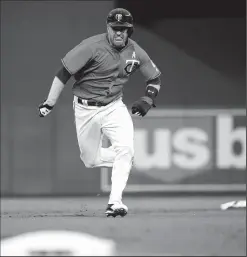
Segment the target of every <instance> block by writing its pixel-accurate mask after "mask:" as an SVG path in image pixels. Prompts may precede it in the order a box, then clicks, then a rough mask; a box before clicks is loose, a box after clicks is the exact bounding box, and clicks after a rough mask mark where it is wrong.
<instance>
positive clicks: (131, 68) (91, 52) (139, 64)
mask: <svg viewBox="0 0 247 257" xmlns="http://www.w3.org/2000/svg"><path fill="white" fill-rule="evenodd" d="M62 63H63V65H64V67H65V68H66V69H67V70H68V71H69V73H70V74H71V75H74V77H75V79H76V82H75V83H74V85H73V93H74V95H76V96H78V97H81V98H84V99H95V100H97V101H100V102H103V103H109V102H112V101H114V100H115V99H117V98H119V97H120V96H122V94H123V86H124V84H125V83H126V82H127V81H128V80H129V76H130V75H131V74H133V73H134V72H135V71H136V70H137V69H140V71H141V73H142V74H143V76H144V78H145V80H146V81H147V80H150V79H154V78H156V77H158V76H159V75H160V71H159V69H158V68H157V67H156V66H155V64H154V63H153V62H152V60H151V59H150V58H149V56H148V54H147V53H146V52H145V51H144V50H143V49H142V48H141V47H140V46H139V45H138V44H137V43H136V42H135V41H134V40H132V39H128V44H127V45H126V46H125V47H124V48H123V49H122V50H121V51H118V50H116V49H115V48H114V47H112V46H111V45H110V44H109V41H108V39H107V34H106V33H104V34H99V35H96V36H93V37H90V38H87V39H85V40H83V41H82V42H81V43H80V44H79V45H77V46H76V47H75V48H73V49H72V50H71V51H69V52H68V53H67V54H66V55H65V57H64V58H63V59H62Z"/></svg>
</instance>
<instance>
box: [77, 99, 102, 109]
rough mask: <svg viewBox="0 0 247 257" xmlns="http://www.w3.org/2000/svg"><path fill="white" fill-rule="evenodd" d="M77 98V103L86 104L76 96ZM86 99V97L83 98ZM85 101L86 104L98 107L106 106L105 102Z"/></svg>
mask: <svg viewBox="0 0 247 257" xmlns="http://www.w3.org/2000/svg"><path fill="white" fill-rule="evenodd" d="M77 99H78V100H77V101H78V103H79V104H82V105H86V104H84V103H83V102H82V99H81V98H79V97H78V98H77ZM85 100H86V99H85ZM86 101H87V105H88V106H98V107H101V106H106V105H107V104H106V103H101V102H97V101H94V100H86Z"/></svg>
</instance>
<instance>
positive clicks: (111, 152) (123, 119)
mask: <svg viewBox="0 0 247 257" xmlns="http://www.w3.org/2000/svg"><path fill="white" fill-rule="evenodd" d="M73 107H74V113H75V125H76V133H77V140H78V144H79V148H80V157H81V160H82V161H83V162H84V164H85V166H86V167H88V168H93V167H112V176H111V182H112V185H111V193H110V198H109V202H108V203H109V204H114V203H122V194H123V191H124V188H125V187H126V184H127V181H128V177H129V173H130V170H131V167H132V164H133V158H134V128H133V122H132V118H131V116H130V114H129V111H128V109H127V107H126V105H125V104H124V103H123V102H122V99H121V98H120V99H118V100H116V101H115V102H112V103H110V104H108V105H107V106H102V107H97V106H87V105H81V104H79V103H78V101H77V97H76V96H74V101H73ZM103 135H105V136H106V137H107V138H108V139H109V140H110V142H111V146H110V147H108V148H103V147H102V139H103Z"/></svg>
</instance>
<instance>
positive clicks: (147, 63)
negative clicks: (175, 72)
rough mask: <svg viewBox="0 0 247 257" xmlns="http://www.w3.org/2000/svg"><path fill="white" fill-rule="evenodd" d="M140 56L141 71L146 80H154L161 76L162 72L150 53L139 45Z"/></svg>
mask: <svg viewBox="0 0 247 257" xmlns="http://www.w3.org/2000/svg"><path fill="white" fill-rule="evenodd" d="M137 49H138V52H139V53H138V56H139V60H140V71H141V73H142V75H143V76H144V78H145V80H146V81H148V80H152V79H155V78H156V77H158V76H160V74H161V72H160V70H159V69H158V68H157V66H156V65H155V64H154V63H153V61H152V60H151V59H150V57H149V56H148V54H147V53H146V52H145V50H143V49H142V48H141V47H138V48H137Z"/></svg>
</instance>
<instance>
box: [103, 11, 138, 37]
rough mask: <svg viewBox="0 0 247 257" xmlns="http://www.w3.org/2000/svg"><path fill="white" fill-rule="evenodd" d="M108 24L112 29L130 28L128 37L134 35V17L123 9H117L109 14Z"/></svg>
mask: <svg viewBox="0 0 247 257" xmlns="http://www.w3.org/2000/svg"><path fill="white" fill-rule="evenodd" d="M106 23H107V24H108V25H109V26H111V27H126V28H128V36H129V37H130V36H131V35H132V33H133V30H134V27H133V16H132V15H131V13H130V12H129V11H128V10H126V9H123V8H116V9H113V10H111V11H110V12H109V14H108V16H107V20H106Z"/></svg>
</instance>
